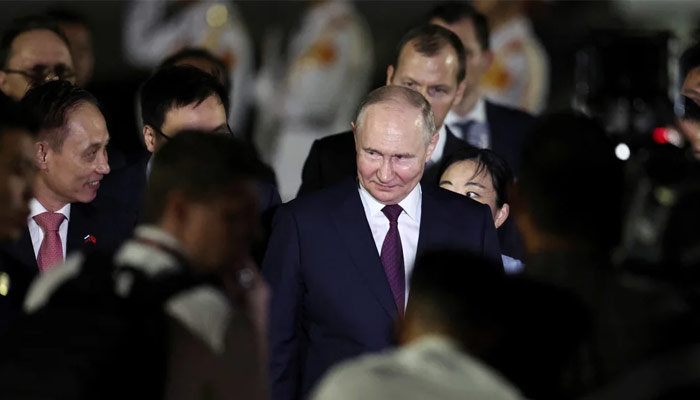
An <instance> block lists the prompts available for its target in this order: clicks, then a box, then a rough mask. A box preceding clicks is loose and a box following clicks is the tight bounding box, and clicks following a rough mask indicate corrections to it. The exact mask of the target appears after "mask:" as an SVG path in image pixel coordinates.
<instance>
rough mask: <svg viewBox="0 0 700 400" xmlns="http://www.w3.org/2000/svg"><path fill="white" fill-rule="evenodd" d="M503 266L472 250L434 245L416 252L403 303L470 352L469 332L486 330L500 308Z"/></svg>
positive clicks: (471, 337) (493, 325) (495, 320)
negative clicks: (418, 254) (438, 248)
mask: <svg viewBox="0 0 700 400" xmlns="http://www.w3.org/2000/svg"><path fill="white" fill-rule="evenodd" d="M504 282H505V277H504V274H503V268H502V267H500V266H497V265H495V264H492V263H491V262H490V261H487V260H485V259H483V258H481V257H479V256H477V255H474V254H471V253H468V252H464V251H458V250H447V249H444V250H437V251H431V252H427V253H425V254H423V255H421V256H419V257H418V259H417V260H416V263H415V267H414V269H413V272H412V274H411V296H410V298H409V302H408V309H409V310H410V311H411V312H415V313H416V314H419V315H418V317H419V318H420V319H421V320H423V321H424V322H426V323H429V324H431V325H432V326H433V327H435V328H438V329H440V330H441V331H442V333H444V334H447V335H449V336H450V337H452V338H453V339H454V340H456V341H457V342H458V343H460V344H462V345H463V346H464V347H465V348H467V349H468V350H470V351H471V352H475V353H478V352H479V350H484V349H477V348H474V345H475V342H476V343H478V341H475V340H474V339H475V336H479V335H482V334H484V333H486V332H485V331H487V332H488V331H492V330H493V329H495V328H496V325H497V324H498V322H499V319H500V318H501V313H502V311H503V301H504V298H505V296H504V293H503V288H504V287H505V286H504Z"/></svg>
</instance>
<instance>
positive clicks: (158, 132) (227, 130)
mask: <svg viewBox="0 0 700 400" xmlns="http://www.w3.org/2000/svg"><path fill="white" fill-rule="evenodd" d="M149 126H150V127H151V129H153V131H154V132H155V133H156V135H158V136H160V137H162V138H163V139H165V140H170V139H172V138H173V137H172V136H169V135H166V134H165V133H163V131H161V130H160V129H158V128H156V127H155V126H153V125H149ZM185 131H187V130H185ZM209 133H213V134H220V135H227V136H233V131H232V130H231V127H230V126H229V125H228V124H226V128H225V130H221V129H217V130H214V131H211V132H209Z"/></svg>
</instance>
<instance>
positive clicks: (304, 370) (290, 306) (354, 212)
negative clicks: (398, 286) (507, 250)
mask: <svg viewBox="0 0 700 400" xmlns="http://www.w3.org/2000/svg"><path fill="white" fill-rule="evenodd" d="M357 185H358V184H357V181H356V179H353V178H349V179H346V180H344V181H342V182H341V183H338V184H336V185H334V186H332V187H330V188H327V189H324V190H322V191H319V192H317V193H313V194H310V195H308V196H305V197H302V198H298V199H296V200H293V201H292V202H290V203H287V204H285V205H283V206H281V207H280V209H279V210H278V211H277V215H276V216H275V222H274V224H273V230H272V236H271V238H270V242H269V246H268V250H267V253H266V255H265V261H264V262H263V276H264V277H265V278H266V279H267V281H268V283H269V285H270V288H271V290H272V299H271V303H270V326H269V344H270V347H269V349H270V350H269V351H270V374H271V384H272V386H271V398H273V399H293V398H299V397H300V396H302V397H303V396H305V395H307V394H308V392H309V390H310V389H311V388H312V387H313V385H314V384H315V383H316V381H317V380H318V379H319V378H320V377H321V375H322V374H323V373H324V372H325V371H326V370H327V369H328V368H329V367H331V366H332V365H334V364H336V363H338V362H340V361H342V360H345V359H347V358H350V357H354V356H357V355H359V354H362V353H366V352H376V351H379V350H382V349H384V348H386V347H389V346H391V345H393V344H394V332H393V326H394V322H395V320H396V318H397V309H396V305H395V303H394V300H393V296H392V294H391V289H390V287H389V283H388V280H387V278H386V275H385V273H384V269H383V267H382V264H381V260H380V257H379V254H378V253H377V248H376V245H375V243H374V239H373V237H372V233H371V231H370V227H369V224H368V222H367V218H366V216H365V211H364V208H363V206H362V201H361V199H360V194H359V192H358V186H357ZM437 248H456V249H464V250H470V251H474V252H476V253H477V254H482V255H484V256H485V257H488V258H490V259H491V260H493V261H495V262H497V263H498V264H499V265H500V250H499V248H498V240H497V238H496V232H495V230H494V225H493V220H492V217H491V214H490V212H489V209H488V206H485V205H482V204H479V203H477V202H474V201H471V200H469V199H468V198H466V197H464V196H460V195H458V194H455V193H451V192H449V191H446V190H443V189H439V188H431V187H425V186H424V187H423V197H422V215H421V226H420V234H419V240H418V249H417V254H418V255H420V254H421V253H423V252H425V251H426V250H431V249H437Z"/></svg>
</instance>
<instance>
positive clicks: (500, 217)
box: [493, 203, 510, 229]
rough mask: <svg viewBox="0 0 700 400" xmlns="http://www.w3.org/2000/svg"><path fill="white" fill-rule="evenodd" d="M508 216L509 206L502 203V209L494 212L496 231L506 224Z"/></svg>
mask: <svg viewBox="0 0 700 400" xmlns="http://www.w3.org/2000/svg"><path fill="white" fill-rule="evenodd" d="M508 215H510V206H509V205H508V203H503V207H501V208H500V209H499V210H498V211H496V218H494V219H493V222H494V223H495V225H496V228H497V229H498V228H500V227H501V225H503V223H504V222H506V220H507V219H508Z"/></svg>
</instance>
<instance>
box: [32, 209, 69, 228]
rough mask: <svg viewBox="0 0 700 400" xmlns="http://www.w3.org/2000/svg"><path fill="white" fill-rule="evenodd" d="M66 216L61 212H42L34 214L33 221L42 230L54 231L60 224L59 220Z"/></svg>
mask: <svg viewBox="0 0 700 400" xmlns="http://www.w3.org/2000/svg"><path fill="white" fill-rule="evenodd" d="M64 218H66V216H65V215H63V214H61V213H52V212H48V211H47V212H43V213H41V214H39V215H35V216H34V221H36V223H37V224H39V226H40V227H41V229H43V230H44V232H56V231H58V227H59V226H61V222H63V219H64Z"/></svg>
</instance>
